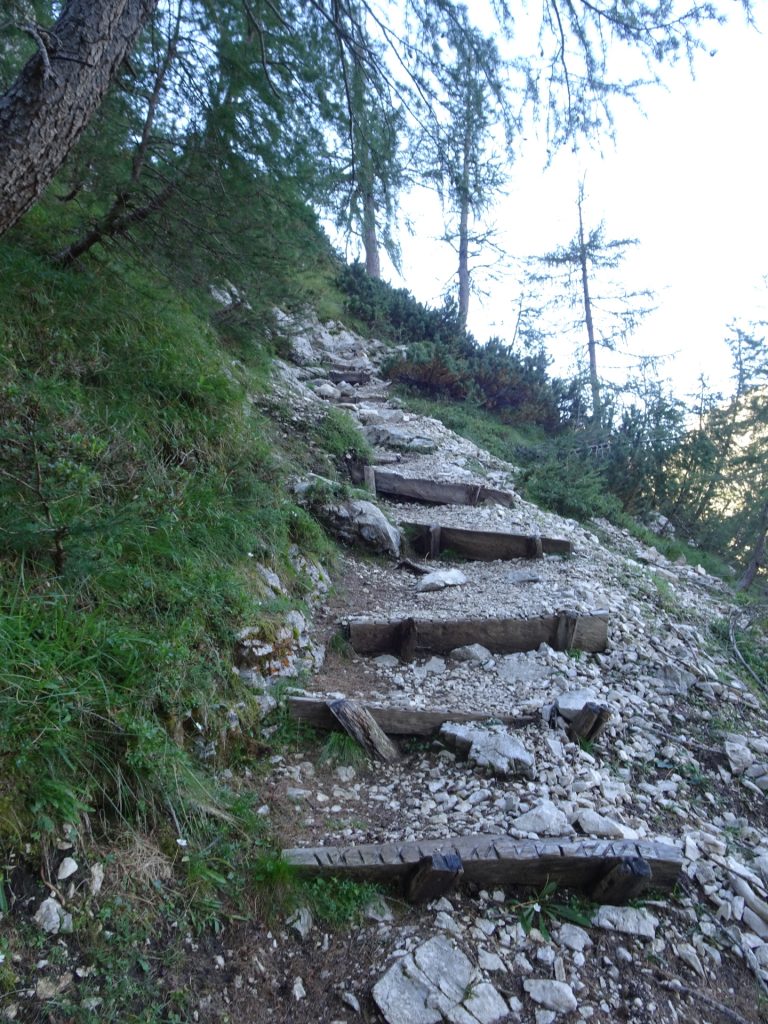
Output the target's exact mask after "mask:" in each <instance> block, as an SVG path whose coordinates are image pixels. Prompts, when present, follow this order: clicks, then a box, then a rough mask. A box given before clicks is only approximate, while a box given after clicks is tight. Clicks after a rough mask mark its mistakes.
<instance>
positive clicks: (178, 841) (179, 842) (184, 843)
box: [176, 839, 189, 846]
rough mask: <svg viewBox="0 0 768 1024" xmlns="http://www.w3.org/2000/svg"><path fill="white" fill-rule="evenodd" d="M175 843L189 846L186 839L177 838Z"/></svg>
mask: <svg viewBox="0 0 768 1024" xmlns="http://www.w3.org/2000/svg"><path fill="white" fill-rule="evenodd" d="M176 845H177V846H189V843H188V842H187V840H186V839H177V840H176Z"/></svg>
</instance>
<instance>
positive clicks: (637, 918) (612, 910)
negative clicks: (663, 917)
mask: <svg viewBox="0 0 768 1024" xmlns="http://www.w3.org/2000/svg"><path fill="white" fill-rule="evenodd" d="M592 923H593V924H594V925H596V926H597V927H598V928H604V929H605V930H606V931H611V932H621V933H622V934H623V935H636V936H637V937H638V938H642V939H655V938H656V928H657V927H658V924H659V920H658V918H656V917H654V916H653V914H651V913H650V911H648V910H646V909H645V907H641V908H638V907H611V906H607V905H606V906H603V907H600V908H599V909H598V911H597V913H596V914H595V916H594V918H593V919H592Z"/></svg>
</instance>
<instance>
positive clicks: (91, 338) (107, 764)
mask: <svg viewBox="0 0 768 1024" xmlns="http://www.w3.org/2000/svg"><path fill="white" fill-rule="evenodd" d="M0 324H2V341H1V342H0V367H1V370H0V381H1V383H0V408H1V412H2V415H1V416H0V420H1V421H2V427H1V428H0V430H1V431H2V434H1V435H0V440H1V441H2V453H3V454H2V461H1V462H0V588H1V589H2V609H3V615H2V620H1V622H2V624H1V625H0V664H2V666H3V682H2V688H1V689H0V763H1V764H2V772H0V779H2V782H0V793H1V794H2V795H1V796H0V799H1V800H2V806H3V810H4V812H5V813H4V814H3V816H2V817H3V822H4V824H3V825H2V830H3V831H4V832H5V838H6V839H8V838H11V837H10V836H9V835H8V833H9V832H11V833H13V832H16V833H17V835H16V838H20V837H21V836H24V837H25V838H26V837H28V835H29V834H30V833H32V834H38V835H41V836H44V835H45V834H46V833H47V832H50V831H51V830H52V829H53V828H54V827H57V826H58V825H60V824H61V823H62V821H76V820H77V818H78V815H79V812H80V811H81V810H82V809H83V808H84V807H92V808H95V809H97V810H100V811H103V812H104V813H105V814H107V815H109V814H115V813H117V814H119V815H122V816H123V817H125V818H128V819H132V820H135V819H136V818H137V816H138V817H142V816H151V814H152V812H153V810H154V809H156V808H157V807H158V806H160V805H163V806H165V805H167V802H168V800H169V798H170V799H172V800H173V801H175V802H177V803H178V805H179V811H180V812H186V813H188V812H189V811H190V809H192V808H194V806H195V804H196V802H199V801H200V800H201V799H203V797H202V795H201V789H200V786H201V777H200V773H199V771H198V770H197V768H195V767H194V765H193V764H192V762H191V761H190V759H189V758H188V756H187V754H186V753H185V751H184V750H183V749H182V748H181V747H179V746H178V745H177V744H175V743H173V742H172V741H171V740H170V739H169V734H170V731H171V730H169V725H171V724H173V723H177V722H183V721H184V720H186V719H188V718H189V717H190V711H191V709H193V711H194V717H195V718H196V720H198V721H206V719H207V718H208V717H210V716H212V715H215V713H216V711H217V710H218V709H222V708H226V706H227V705H228V703H232V702H235V701H238V702H242V701H243V699H244V695H243V693H242V689H241V688H233V684H232V679H233V675H232V662H231V655H232V648H233V636H234V632H235V631H236V630H237V629H238V628H240V627H242V626H243V625H244V624H252V623H253V622H255V621H259V620H260V619H263V618H264V617H265V616H267V617H268V616H269V615H270V614H271V613H272V612H273V611H276V610H277V609H275V608H273V607H271V606H270V605H269V603H266V604H265V603H264V602H262V600H261V598H262V597H263V593H262V588H261V587H260V582H259V577H258V575H257V574H256V573H255V572H254V571H253V565H254V563H255V562H256V561H261V562H264V563H266V564H269V565H272V566H273V567H275V568H277V569H278V570H279V572H280V574H281V575H282V576H283V578H287V579H290V580H292V584H293V592H294V593H293V596H294V599H295V601H298V600H300V598H301V595H302V588H303V581H302V580H301V579H300V578H298V577H297V575H296V573H295V571H294V570H293V569H292V568H291V565H290V562H289V558H288V553H289V547H290V545H291V544H292V543H294V542H298V543H299V544H300V545H301V547H302V548H303V549H304V550H305V551H306V552H307V553H309V554H310V555H312V554H314V555H319V554H322V553H327V552H328V550H329V545H328V542H327V541H326V539H325V537H324V535H323V534H322V532H321V531H320V529H319V528H318V526H317V525H316V524H315V522H314V521H313V520H311V519H310V518H309V517H308V516H307V514H306V513H305V512H304V511H303V510H302V509H300V508H298V507H296V506H295V505H294V504H293V503H292V502H291V501H290V500H289V499H288V498H287V497H286V494H287V489H286V487H285V486H284V484H285V479H286V476H287V474H288V473H289V472H290V471H291V469H292V468H295V460H296V458H297V457H300V452H301V448H300V447H299V446H294V451H293V453H292V456H291V458H288V457H286V456H285V455H284V453H281V451H280V448H279V432H278V429H277V426H276V425H275V424H273V423H272V422H271V421H270V420H269V419H268V418H266V417H265V415H264V414H263V413H259V412H257V411H256V409H255V408H254V406H253V405H252V404H251V403H250V402H248V400H247V394H248V391H249V390H263V389H264V387H265V378H264V375H263V368H264V365H265V352H266V348H265V344H264V342H263V341H261V340H260V339H259V338H258V337H257V336H256V337H252V338H251V339H250V342H249V344H248V345H245V346H244V345H243V344H240V345H239V346H238V356H239V357H240V358H239V359H238V360H237V361H236V362H235V361H234V360H233V359H232V358H231V355H230V354H229V353H228V352H227V350H226V347H222V341H223V342H224V344H225V345H226V338H225V339H222V338H220V337H217V335H216V334H215V333H214V332H213V331H212V330H211V329H210V327H209V326H208V324H207V323H206V322H205V321H204V320H202V319H201V318H200V317H199V316H198V315H196V314H195V313H194V312H193V311H192V310H191V309H190V308H189V306H188V305H187V304H186V303H185V302H184V301H183V300H182V299H180V298H179V297H178V296H177V295H173V294H171V293H170V292H169V291H168V290H166V289H164V288H163V287H160V286H158V285H157V284H156V283H153V282H152V281H151V280H150V279H149V277H148V276H144V275H142V274H141V273H139V272H137V271H136V270H135V269H130V268H128V267H125V266H120V265H119V264H115V263H112V264H109V265H107V266H101V267H99V266H90V267H88V268H87V269H83V270H80V271H78V272H77V273H72V272H62V271H56V270H52V269H51V268H50V266H49V265H48V264H46V263H45V262H43V261H41V260H39V259H37V258H36V257H35V256H33V255H30V254H29V253H26V252H24V251H23V250H20V249H18V248H12V247H8V246H6V247H5V248H3V249H0ZM244 349H245V350H246V352H245V353H244V351H243V350H244ZM248 349H250V359H249V362H250V366H249V365H248V364H247V363H246V362H245V361H244V359H243V356H244V354H245V356H246V359H247V358H248ZM318 433H320V432H318ZM297 452H298V456H297ZM291 459H293V461H291ZM246 699H247V698H246ZM252 713H254V712H253V709H249V708H245V709H242V708H241V717H242V718H243V719H244V720H245V721H246V722H247V721H248V717H249V714H252ZM30 736H34V737H35V742H34V744H30V743H29V742H28V739H29V737H30Z"/></svg>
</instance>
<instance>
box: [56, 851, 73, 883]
mask: <svg viewBox="0 0 768 1024" xmlns="http://www.w3.org/2000/svg"><path fill="white" fill-rule="evenodd" d="M76 871H77V861H76V860H74V858H72V857H65V858H64V860H63V861H62V862H61V864H59V870H58V871H57V872H56V880H57V881H58V882H64V881H65V880H66V879H67V878H71V876H72V875H74V874H75V872H76Z"/></svg>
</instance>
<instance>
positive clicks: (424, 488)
mask: <svg viewBox="0 0 768 1024" xmlns="http://www.w3.org/2000/svg"><path fill="white" fill-rule="evenodd" d="M373 472H374V477H375V481H376V493H377V494H381V495H384V496H385V497H388V498H390V497H391V498H404V499H406V500H407V501H418V502H421V503H422V504H425V505H482V504H483V503H484V502H494V503H496V504H497V505H504V506H506V507H507V508H509V507H510V506H512V505H514V503H515V500H516V499H515V495H514V494H513V493H512V492H511V491H500V490H497V489H496V488H494V487H486V486H484V485H483V484H465V483H454V482H452V481H440V480H421V479H418V478H415V477H406V476H401V475H400V474H399V473H392V472H390V471H389V470H384V469H377V468H376V467H374V470H373Z"/></svg>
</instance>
